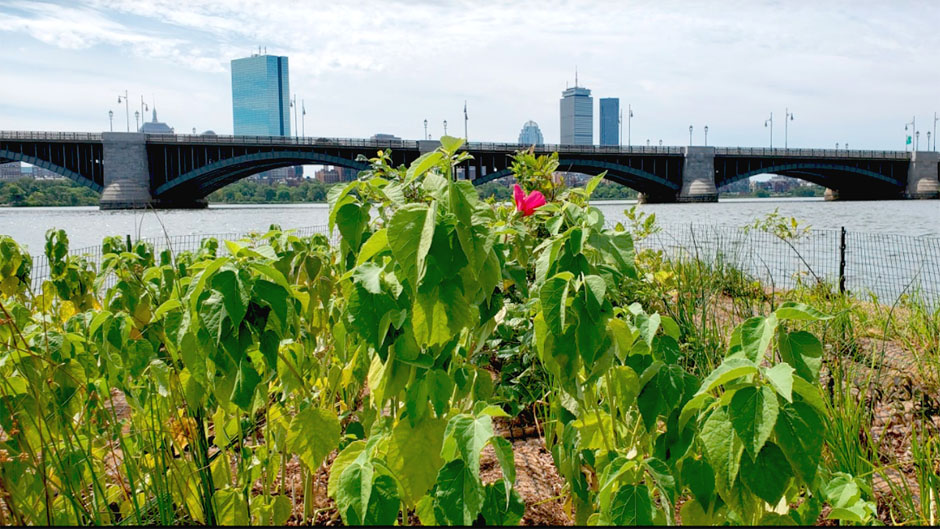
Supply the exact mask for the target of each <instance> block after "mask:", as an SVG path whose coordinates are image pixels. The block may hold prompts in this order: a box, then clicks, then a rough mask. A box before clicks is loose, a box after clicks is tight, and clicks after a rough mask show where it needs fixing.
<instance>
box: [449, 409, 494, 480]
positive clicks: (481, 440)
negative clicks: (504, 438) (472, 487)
mask: <svg viewBox="0 0 940 529" xmlns="http://www.w3.org/2000/svg"><path fill="white" fill-rule="evenodd" d="M492 437H493V419H491V418H490V416H489V415H478V416H476V417H474V416H472V415H468V414H466V413H462V414H460V415H455V416H454V417H453V418H452V419H451V420H450V421H448V423H447V428H446V430H445V432H444V439H445V443H444V445H445V446H444V450H445V451H446V452H449V451H450V450H451V449H450V448H449V445H451V444H452V443H453V446H454V447H455V448H456V449H457V451H459V453H460V457H461V458H463V459H464V461H466V462H467V466H468V468H469V469H470V470H471V471H472V472H473V474H474V475H477V474H478V473H479V468H480V450H483V447H484V446H486V444H487V443H489V442H490V438H492ZM442 455H443V457H444V459H445V460H449V459H452V457H450V456H449V454H448V453H443V454H442Z"/></svg>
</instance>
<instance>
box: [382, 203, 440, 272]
mask: <svg viewBox="0 0 940 529" xmlns="http://www.w3.org/2000/svg"><path fill="white" fill-rule="evenodd" d="M428 211H429V208H428V207H427V206H426V205H424V204H408V205H407V206H404V207H402V208H399V210H398V211H396V212H395V214H394V215H393V216H392V219H391V220H390V221H389V223H388V235H387V237H388V243H389V247H390V248H391V250H392V256H394V257H395V260H396V261H398V266H400V267H401V270H402V277H400V278H399V279H405V280H408V281H409V283H410V284H411V288H412V289H413V290H417V288H418V279H419V278H420V277H421V276H423V275H424V266H425V264H424V261H425V257H426V256H427V254H428V250H429V249H430V241H427V242H425V243H422V237H423V236H422V233H423V231H424V230H425V227H424V224H425V222H426V220H427V217H428ZM430 229H431V230H433V226H432V227H431V228H430ZM432 235H433V232H432ZM396 275H397V274H396Z"/></svg>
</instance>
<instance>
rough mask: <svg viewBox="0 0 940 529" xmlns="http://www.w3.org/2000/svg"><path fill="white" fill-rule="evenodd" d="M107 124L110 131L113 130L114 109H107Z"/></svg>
mask: <svg viewBox="0 0 940 529" xmlns="http://www.w3.org/2000/svg"><path fill="white" fill-rule="evenodd" d="M108 124H109V125H110V127H111V132H114V111H113V110H109V111H108Z"/></svg>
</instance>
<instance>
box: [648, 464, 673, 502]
mask: <svg viewBox="0 0 940 529" xmlns="http://www.w3.org/2000/svg"><path fill="white" fill-rule="evenodd" d="M643 466H644V467H646V471H647V472H649V474H650V476H651V477H652V478H653V483H655V484H656V488H658V489H659V492H660V493H661V494H662V495H663V496H664V497H665V498H666V499H667V500H668V502H663V503H666V504H667V505H668V510H669V512H672V506H673V505H675V503H676V478H674V477H673V475H672V472H671V471H670V470H669V466H668V465H666V463H664V462H663V461H662V460H661V459H657V458H655V457H650V458H647V459H646V461H644V462H643Z"/></svg>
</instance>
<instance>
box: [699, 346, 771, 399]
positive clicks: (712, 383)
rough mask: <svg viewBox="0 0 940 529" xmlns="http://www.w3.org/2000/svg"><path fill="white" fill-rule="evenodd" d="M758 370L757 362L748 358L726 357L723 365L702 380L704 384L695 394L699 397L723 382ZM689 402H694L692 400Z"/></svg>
mask: <svg viewBox="0 0 940 529" xmlns="http://www.w3.org/2000/svg"><path fill="white" fill-rule="evenodd" d="M757 372H758V368H757V364H755V363H754V362H753V361H751V360H749V359H747V358H741V357H731V358H726V359H725V360H724V361H723V362H722V363H721V365H719V366H718V367H716V368H715V369H714V370H713V371H712V372H711V373H709V374H708V376H707V377H705V380H703V381H702V385H701V386H700V387H699V389H698V391H697V392H695V396H696V397H697V396H699V395H703V394H705V393H709V392H711V391H712V390H713V389H715V388H717V387H718V386H720V385H722V384H725V383H727V382H730V381H732V380H734V379H736V378H740V377H743V376H745V375H750V374H753V373H757ZM693 400H694V399H693ZM689 404H692V403H691V402H690V403H689ZM687 406H688V405H687Z"/></svg>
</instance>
